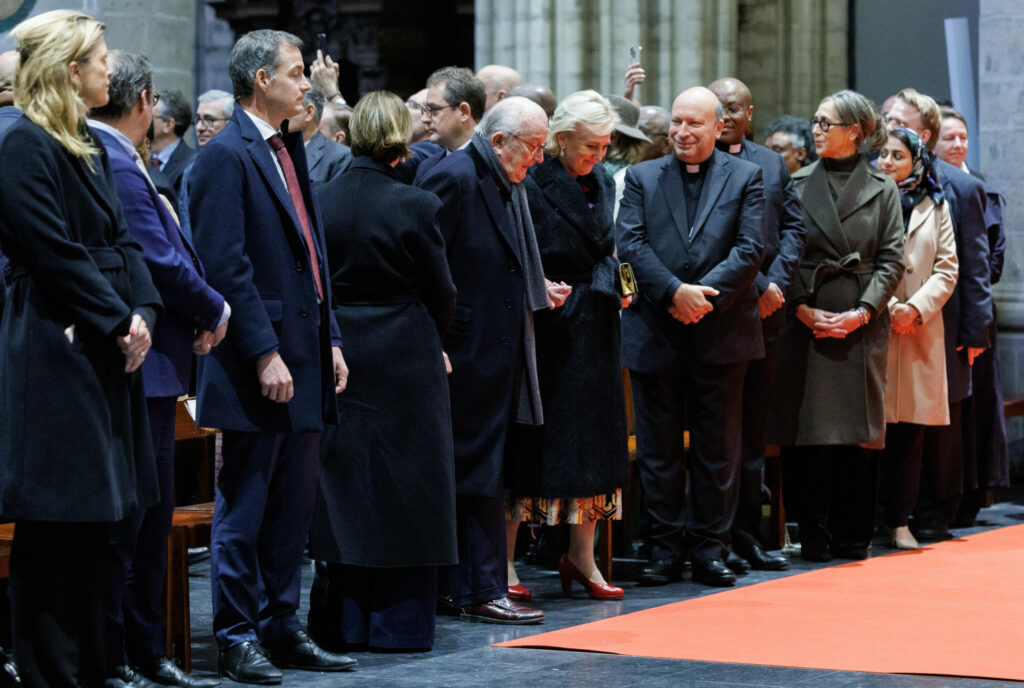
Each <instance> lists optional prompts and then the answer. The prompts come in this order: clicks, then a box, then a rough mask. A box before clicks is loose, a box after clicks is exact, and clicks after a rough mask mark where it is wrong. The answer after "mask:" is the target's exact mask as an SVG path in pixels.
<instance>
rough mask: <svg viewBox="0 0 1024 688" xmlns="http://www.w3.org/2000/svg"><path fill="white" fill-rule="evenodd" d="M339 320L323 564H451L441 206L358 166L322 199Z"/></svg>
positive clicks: (326, 443) (324, 455) (314, 538)
mask: <svg viewBox="0 0 1024 688" xmlns="http://www.w3.org/2000/svg"><path fill="white" fill-rule="evenodd" d="M317 195H318V199H319V202H320V206H321V207H322V208H323V219H324V233H325V236H326V239H327V254H328V259H329V261H330V265H331V268H332V274H331V285H332V289H333V290H334V298H335V309H334V317H335V318H336V319H337V321H338V327H339V328H340V330H341V336H342V339H343V341H344V342H345V360H346V362H347V363H348V366H349V370H350V371H351V372H350V375H349V379H348V388H347V389H346V390H345V391H344V392H343V393H342V394H340V395H338V406H339V408H340V411H341V423H340V425H338V426H337V427H336V428H330V429H329V430H328V431H327V432H326V433H324V437H323V444H322V447H323V451H322V452H321V463H320V488H319V492H318V496H317V502H316V509H315V512H314V518H313V526H312V531H311V537H310V541H311V546H312V550H313V554H314V556H315V557H316V558H318V559H325V560H327V561H333V562H338V563H344V564H349V565H358V566H424V565H435V566H443V565H450V564H455V563H456V561H457V560H458V554H457V551H456V544H455V477H454V471H455V468H454V457H453V450H452V431H451V411H450V407H449V401H448V383H447V380H446V376H445V370H444V361H443V358H442V355H441V335H442V333H444V332H445V331H446V330H447V329H448V325H449V323H450V322H451V319H452V313H453V311H454V309H455V285H454V284H453V283H452V278H451V273H450V272H449V270H448V261H447V260H446V259H445V253H444V241H443V240H442V239H441V232H440V230H439V229H438V224H437V222H438V221H437V217H438V213H439V212H440V210H441V202H440V201H439V200H437V197H436V196H434V195H433V194H431V193H428V192H426V191H423V190H422V189H418V188H415V187H412V186H406V185H405V184H403V183H401V182H400V181H398V180H397V179H396V178H395V174H394V172H393V171H392V169H391V168H390V167H388V166H384V165H379V164H377V163H375V162H373V160H372V159H370V158H366V157H358V158H356V159H355V160H354V162H353V163H352V166H351V167H350V168H349V169H348V170H347V171H346V172H343V173H342V174H341V175H340V176H338V177H336V178H335V179H333V180H331V181H328V182H327V183H326V184H324V185H323V186H320V187H318V189H317Z"/></svg>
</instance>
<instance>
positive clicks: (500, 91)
mask: <svg viewBox="0 0 1024 688" xmlns="http://www.w3.org/2000/svg"><path fill="white" fill-rule="evenodd" d="M476 78H477V79H479V80H480V81H482V82H484V89H485V91H486V93H487V100H486V101H485V102H484V112H487V111H488V110H490V109H491V108H492V107H494V104H495V103H497V102H498V101H499V100H501V99H502V98H504V97H505V96H507V95H508V92H509V91H511V90H512V89H513V88H515V87H516V86H521V85H522V83H523V77H522V76H520V75H519V72H517V71H516V70H514V69H512V68H511V67H506V66H505V65H487V66H486V67H483V68H481V69H480V71H479V72H477V73H476ZM541 107H543V106H541Z"/></svg>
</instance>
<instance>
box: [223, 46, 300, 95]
mask: <svg viewBox="0 0 1024 688" xmlns="http://www.w3.org/2000/svg"><path fill="white" fill-rule="evenodd" d="M282 44H284V45H293V46H295V47H296V48H301V47H302V39H300V38H299V37H298V36H295V35H293V34H290V33H288V32H287V31H275V30H273V29H260V30H258V31H250V32H249V33H247V34H245V35H244V36H242V37H241V38H239V39H238V40H237V41H236V42H235V46H234V47H233V48H232V49H231V57H230V58H229V59H228V74H230V75H231V90H232V91H234V93H235V98H246V97H248V96H251V95H252V92H253V89H254V87H255V84H256V72H258V71H260V70H261V69H262V70H264V71H265V72H266V73H267V74H270V75H271V76H273V75H275V74H276V73H277V68H278V67H279V66H280V65H281V50H280V46H281V45H282Z"/></svg>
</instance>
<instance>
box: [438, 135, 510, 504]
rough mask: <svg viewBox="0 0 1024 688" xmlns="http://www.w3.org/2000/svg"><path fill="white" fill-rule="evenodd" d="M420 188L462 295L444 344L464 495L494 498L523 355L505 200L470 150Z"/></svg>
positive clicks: (459, 478)
mask: <svg viewBox="0 0 1024 688" xmlns="http://www.w3.org/2000/svg"><path fill="white" fill-rule="evenodd" d="M418 186H420V187H421V188H424V189H426V190H427V191H431V192H433V193H435V194H436V195H437V197H438V198H440V199H441V204H442V209H441V215H440V224H441V234H442V235H443V236H444V240H445V245H446V247H447V254H448V265H449V267H450V268H451V272H452V280H453V281H454V282H455V287H456V288H457V289H458V297H457V300H456V304H455V314H454V317H453V319H452V324H451V327H449V328H448V332H447V334H446V335H445V338H444V349H445V351H447V352H448V356H449V358H450V359H451V363H452V374H451V375H450V376H449V377H448V384H449V387H450V389H451V399H452V429H453V431H454V435H455V478H456V489H457V491H458V494H460V495H476V496H487V497H493V496H494V492H495V489H496V487H497V485H498V484H499V481H500V479H501V469H502V455H503V450H504V447H505V437H506V433H507V431H508V425H509V422H510V413H511V409H512V399H513V393H514V391H515V390H516V388H517V382H518V380H517V377H516V376H517V374H518V373H519V364H520V359H521V357H522V341H523V323H524V318H525V311H524V309H525V302H524V289H525V287H524V281H523V268H522V263H521V259H520V256H519V246H518V243H517V242H516V239H515V233H514V229H513V227H512V221H511V218H510V217H509V213H508V210H506V203H507V202H508V198H507V197H506V196H505V194H504V192H503V191H502V190H501V187H500V186H499V185H498V181H497V180H496V179H495V178H494V176H493V173H492V172H491V171H490V169H489V168H488V167H487V165H486V164H485V162H484V160H483V158H481V157H480V155H479V153H477V152H476V151H475V150H474V149H473V147H472V146H470V147H468V148H465V149H463V150H461V151H456V152H455V153H452V154H451V155H448V156H446V157H445V158H444V160H442V161H441V162H439V163H438V164H437V165H436V166H434V168H433V169H432V170H431V171H430V172H429V173H428V174H427V175H426V176H425V177H424V178H423V179H422V180H421V181H420V182H419V184H418Z"/></svg>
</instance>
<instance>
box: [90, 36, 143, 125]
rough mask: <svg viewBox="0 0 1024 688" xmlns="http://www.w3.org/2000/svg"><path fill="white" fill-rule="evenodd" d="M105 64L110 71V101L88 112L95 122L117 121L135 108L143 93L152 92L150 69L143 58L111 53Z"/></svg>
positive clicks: (122, 51)
mask: <svg viewBox="0 0 1024 688" xmlns="http://www.w3.org/2000/svg"><path fill="white" fill-rule="evenodd" d="M109 65H110V68H111V70H112V71H113V74H111V75H110V89H109V91H108V93H109V94H110V100H108V101H107V104H106V105H104V106H103V107H99V108H95V109H93V110H92V111H91V112H90V116H91V117H94V118H96V119H106V120H116V119H121V118H122V117H124V116H125V115H127V114H128V112H130V111H131V109H132V108H133V107H135V104H136V103H137V102H138V101H139V96H140V95H142V92H143V91H149V92H150V93H151V94H152V92H153V67H152V65H150V63H149V60H148V59H146V56H145V55H140V54H139V53H133V52H130V51H128V50H111V51H110V54H109Z"/></svg>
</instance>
